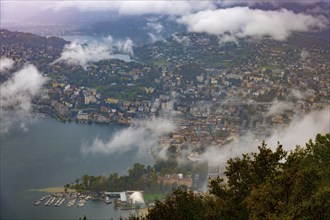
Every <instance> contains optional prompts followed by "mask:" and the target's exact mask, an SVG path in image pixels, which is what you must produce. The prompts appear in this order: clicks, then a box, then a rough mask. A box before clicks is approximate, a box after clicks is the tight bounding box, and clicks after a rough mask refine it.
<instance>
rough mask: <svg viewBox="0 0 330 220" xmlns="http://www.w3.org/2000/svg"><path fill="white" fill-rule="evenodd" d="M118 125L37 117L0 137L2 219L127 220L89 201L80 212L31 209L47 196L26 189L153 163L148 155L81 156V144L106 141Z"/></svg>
mask: <svg viewBox="0 0 330 220" xmlns="http://www.w3.org/2000/svg"><path fill="white" fill-rule="evenodd" d="M119 129H123V128H122V127H120V126H114V125H111V126H109V125H96V124H93V125H87V124H76V123H66V124H63V123H60V122H57V121H56V120H54V119H51V118H46V119H41V120H39V121H38V122H36V123H35V124H33V125H31V126H30V127H29V130H28V131H27V132H23V131H20V130H17V131H11V132H10V133H9V134H6V135H1V137H0V141H1V142H0V143H1V145H0V146H1V219H35V220H37V219H79V217H81V216H83V215H84V214H85V215H86V216H87V217H88V219H110V218H115V219H116V218H118V217H119V216H127V215H128V214H127V212H126V211H121V210H116V209H115V208H114V207H113V205H112V204H110V205H106V204H105V203H103V202H92V201H88V202H87V203H86V205H85V206H84V207H82V208H77V207H70V208H69V207H67V206H66V203H67V201H66V202H65V203H64V204H63V205H62V206H61V207H59V208H56V207H44V206H43V205H40V206H38V207H34V206H33V204H34V203H35V202H36V201H37V200H38V199H39V198H40V197H41V196H42V195H46V194H47V193H39V192H31V191H29V190H30V189H36V188H44V187H52V186H63V185H64V184H66V183H71V182H73V181H74V180H75V179H76V178H78V177H81V176H82V175H84V174H89V175H100V174H105V175H109V174H110V173H112V172H118V173H120V174H126V172H127V170H128V168H130V167H131V166H132V165H133V164H134V163H135V162H143V163H145V164H152V163H153V160H152V158H151V156H150V155H149V154H148V153H146V154H145V155H142V156H136V154H137V150H132V151H129V152H126V153H122V154H115V155H100V154H97V155H84V154H82V153H81V150H80V149H81V144H82V143H83V142H85V141H88V142H92V141H93V140H94V138H95V137H97V136H98V137H99V138H100V139H102V140H108V139H109V137H111V136H112V134H113V133H114V132H115V131H116V130H119Z"/></svg>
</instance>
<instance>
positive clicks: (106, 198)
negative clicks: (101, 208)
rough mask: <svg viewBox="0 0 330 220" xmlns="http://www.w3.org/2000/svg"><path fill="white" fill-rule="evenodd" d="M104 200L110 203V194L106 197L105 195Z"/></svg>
mask: <svg viewBox="0 0 330 220" xmlns="http://www.w3.org/2000/svg"><path fill="white" fill-rule="evenodd" d="M104 202H105V203H106V204H110V203H111V201H110V198H109V196H106V197H105V199H104Z"/></svg>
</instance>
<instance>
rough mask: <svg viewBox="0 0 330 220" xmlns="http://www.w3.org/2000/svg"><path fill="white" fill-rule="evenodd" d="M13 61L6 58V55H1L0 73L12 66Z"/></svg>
mask: <svg viewBox="0 0 330 220" xmlns="http://www.w3.org/2000/svg"><path fill="white" fill-rule="evenodd" d="M14 63H15V61H14V60H12V59H10V58H7V57H1V58H0V73H1V72H5V71H8V70H10V69H11V68H13V66H14Z"/></svg>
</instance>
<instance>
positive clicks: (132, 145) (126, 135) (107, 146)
mask: <svg viewBox="0 0 330 220" xmlns="http://www.w3.org/2000/svg"><path fill="white" fill-rule="evenodd" d="M174 129H175V126H174V124H173V123H172V122H171V121H169V120H165V119H153V120H147V121H140V122H137V123H135V124H134V125H131V126H129V127H128V128H125V129H122V130H120V131H118V132H116V133H115V134H114V135H113V136H112V137H111V138H110V139H109V140H107V141H103V140H100V139H99V138H96V139H95V140H94V142H93V143H92V145H90V144H89V143H83V144H82V147H81V150H82V152H83V153H84V154H88V153H103V154H112V153H123V152H127V151H129V150H132V149H138V150H139V152H140V153H142V152H144V153H146V152H147V151H148V149H150V148H154V147H157V146H158V143H159V138H160V136H162V135H166V134H168V133H169V132H171V131H173V130H174Z"/></svg>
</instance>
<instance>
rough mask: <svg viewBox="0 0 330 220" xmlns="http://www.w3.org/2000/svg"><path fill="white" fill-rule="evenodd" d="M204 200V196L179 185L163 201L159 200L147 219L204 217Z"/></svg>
mask: <svg viewBox="0 0 330 220" xmlns="http://www.w3.org/2000/svg"><path fill="white" fill-rule="evenodd" d="M203 200H204V198H203V196H200V195H196V194H195V193H194V192H193V191H191V190H188V189H187V188H186V187H179V188H178V189H175V190H174V191H173V192H172V194H171V195H169V196H167V197H166V198H165V199H164V201H163V202H161V201H159V200H157V201H156V202H155V207H154V208H153V209H151V210H150V211H149V213H148V216H147V219H150V220H153V219H191V220H193V219H196V220H197V219H204V218H203V216H204V214H205V211H204V210H205V207H204V202H203Z"/></svg>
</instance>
